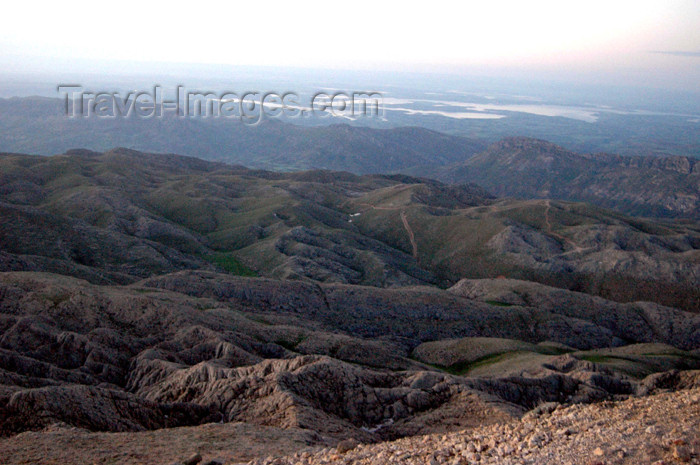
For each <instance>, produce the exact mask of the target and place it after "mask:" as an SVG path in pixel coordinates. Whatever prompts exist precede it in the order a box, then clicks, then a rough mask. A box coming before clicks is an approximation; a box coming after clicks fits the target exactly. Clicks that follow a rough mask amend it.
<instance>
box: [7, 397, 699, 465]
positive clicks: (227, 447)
mask: <svg viewBox="0 0 700 465" xmlns="http://www.w3.org/2000/svg"><path fill="white" fill-rule="evenodd" d="M0 452H1V454H2V463H3V464H7V465H12V464H30V463H31V464H124V465H143V464H153V465H159V464H163V465H173V464H175V465H195V464H199V465H205V464H208V465H222V464H236V465H241V464H244V463H248V464H249V465H293V464H299V465H302V464H304V465H321V464H347V465H350V464H354V465H363V464H366V465H390V464H402V465H403V464H405V465H410V464H420V465H423V464H426V465H435V464H449V465H458V464H463V465H466V464H499V465H507V464H533V465H547V464H552V465H554V464H556V465H578V464H581V465H596V464H597V465H627V464H629V465H632V464H634V465H641V464H655V465H672V464H683V463H687V464H698V463H700V388H694V389H689V390H680V391H676V392H662V393H659V394H655V395H651V396H646V397H638V398H631V399H628V400H624V401H620V402H601V403H596V404H588V405H581V404H576V405H572V406H567V407H565V406H562V405H561V404H557V403H547V404H543V405H541V406H540V407H538V408H536V409H534V410H532V411H530V412H528V413H527V414H526V415H524V416H523V417H522V418H520V419H514V420H510V421H504V422H501V423H498V424H493V425H489V426H482V427H477V428H471V429H467V430H462V431H459V432H453V433H448V434H431V435H425V436H414V437H408V438H404V439H400V440H397V441H393V442H383V443H375V444H358V443H357V442H355V441H354V440H352V439H346V440H344V441H341V442H340V443H337V441H332V440H331V441H329V440H328V438H323V437H321V436H319V435H318V434H315V433H313V432H311V431H308V430H299V429H279V428H274V427H260V426H254V425H250V424H246V423H227V424H216V423H211V424H206V425H201V426H197V427H184V428H168V429H160V430H155V431H141V432H129V433H97V432H90V431H87V430H84V429H80V428H74V427H68V426H66V425H60V424H56V425H52V426H50V427H47V428H45V429H44V430H42V431H37V432H25V433H21V434H19V435H16V436H13V437H9V438H3V439H0Z"/></svg>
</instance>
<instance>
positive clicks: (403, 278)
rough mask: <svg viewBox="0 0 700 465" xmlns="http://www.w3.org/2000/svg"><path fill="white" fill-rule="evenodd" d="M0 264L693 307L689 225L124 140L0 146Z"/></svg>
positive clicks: (696, 237) (696, 241) (694, 243)
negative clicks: (109, 144) (461, 284)
mask: <svg viewBox="0 0 700 465" xmlns="http://www.w3.org/2000/svg"><path fill="white" fill-rule="evenodd" d="M0 168H1V169H0V180H1V181H2V182H1V183H0V211H1V212H2V216H3V219H4V222H3V226H2V228H0V246H1V249H0V269H1V270H5V271H49V272H56V273H60V274H68V275H72V276H76V277H80V278H83V279H87V280H88V281H90V282H93V283H102V284H109V283H118V284H126V283H131V282H135V281H137V280H139V279H143V278H146V277H149V276H151V275H154V274H163V273H170V272H174V271H177V270H184V269H203V270H214V269H218V270H225V271H228V272H232V273H236V274H248V275H251V274H258V275H262V276H267V277H273V278H291V279H304V280H310V281H317V282H336V283H347V284H361V285H370V286H378V287H392V286H405V285H419V284H427V285H439V286H441V287H447V286H449V285H451V284H454V283H456V282H457V281H458V280H459V279H461V278H464V277H469V278H496V277H499V276H506V277H512V278H517V279H524V280H529V281H538V282H541V283H544V284H548V285H554V286H557V287H562V288H566V289H571V290H577V291H583V292H588V293H592V294H597V295H600V296H602V297H605V298H609V299H613V300H619V301H634V300H649V301H655V302H658V303H661V304H663V305H669V306H674V307H680V308H684V309H687V310H691V311H694V310H697V309H698V308H700V304H698V301H699V300H698V299H700V291H699V290H698V289H700V281H698V279H699V277H698V276H700V268H699V267H700V265H699V264H698V263H699V260H698V256H699V255H698V254H700V229H699V228H698V227H697V225H695V224H694V223H682V222H654V221H650V220H640V219H634V218H630V217H626V216H623V215H620V214H616V213H613V212H610V211H606V210H602V209H598V208H595V207H591V206H589V205H585V204H573V203H565V202H554V201H549V200H541V201H540V200H534V201H518V200H499V199H495V198H494V197H493V196H492V195H490V194H488V193H487V192H486V191H484V190H483V189H481V188H478V187H476V186H474V185H445V184H441V183H438V182H435V181H430V180H426V179H421V178H412V177H407V176H382V175H371V176H357V175H353V174H349V173H339V172H328V171H310V172H299V173H286V174H280V173H275V172H269V171H256V170H249V169H246V168H243V167H236V166H230V165H224V164H217V163H212V162H205V161H202V160H199V159H195V158H187V157H179V156H175V155H156V154H144V153H141V152H135V151H131V150H126V149H116V150H112V151H109V152H105V153H97V152H89V151H72V152H69V153H67V154H64V155H60V156H55V157H36V156H26V155H2V156H0Z"/></svg>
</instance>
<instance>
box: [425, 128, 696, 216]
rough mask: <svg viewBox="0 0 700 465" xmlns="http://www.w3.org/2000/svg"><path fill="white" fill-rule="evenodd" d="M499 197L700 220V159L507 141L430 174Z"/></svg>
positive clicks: (524, 139)
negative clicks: (580, 151) (584, 151)
mask: <svg viewBox="0 0 700 465" xmlns="http://www.w3.org/2000/svg"><path fill="white" fill-rule="evenodd" d="M430 174H431V175H432V176H434V177H436V178H437V179H440V180H442V181H445V182H453V183H462V182H474V183H477V184H479V185H481V186H483V187H484V188H486V189H488V190H489V191H491V192H493V193H494V194H496V195H498V196H512V197H519V198H552V199H562V200H572V201H580V202H590V203H593V204H596V205H600V206H603V207H607V208H614V209H616V210H619V211H623V212H625V213H627V214H632V215H640V216H659V217H683V218H700V160H697V159H695V158H692V157H627V156H620V155H610V154H593V155H589V154H578V153H574V152H571V151H569V150H566V149H564V148H562V147H559V146H557V145H554V144H552V143H550V142H547V141H543V140H537V139H529V138H522V137H518V138H507V139H504V140H502V141H500V142H497V143H495V144H493V145H491V146H489V147H488V149H487V150H486V151H484V152H482V153H480V154H478V155H476V156H474V157H471V158H469V159H467V160H465V161H462V162H460V163H456V164H453V165H450V166H446V167H441V168H436V169H435V170H433V172H432V173H430Z"/></svg>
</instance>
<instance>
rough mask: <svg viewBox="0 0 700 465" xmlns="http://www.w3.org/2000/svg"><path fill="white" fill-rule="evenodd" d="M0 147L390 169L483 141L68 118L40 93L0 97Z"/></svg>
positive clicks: (439, 161) (453, 154)
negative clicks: (126, 151) (122, 149)
mask: <svg viewBox="0 0 700 465" xmlns="http://www.w3.org/2000/svg"><path fill="white" fill-rule="evenodd" d="M0 115H2V117H1V118H0V151H2V152H17V153H32V154H37V155H54V154H58V153H64V152H65V151H67V150H69V149H73V148H76V147H82V148H87V149H91V150H98V151H105V150H109V149H111V148H113V147H129V148H131V149H135V150H142V151H148V152H171V153H179V154H182V155H189V156H194V157H199V158H202V159H205V160H216V161H224V162H227V163H239V164H242V165H245V166H248V167H253V168H265V169H276V170H284V171H289V170H305V169H330V170H341V171H351V172H353V173H358V174H368V173H395V172H399V171H404V170H406V169H408V168H411V167H414V166H424V165H428V166H434V165H440V166H442V165H446V164H450V163H456V162H459V161H462V160H465V159H467V158H469V157H470V156H472V155H474V154H475V153H478V152H480V151H482V150H483V149H484V148H485V147H486V145H485V144H483V143H481V142H478V141H474V140H469V139H465V138H462V137H456V136H450V135H446V134H441V133H439V132H435V131H430V130H428V129H422V128H418V127H403V128H396V129H372V128H366V127H354V126H348V125H345V124H337V125H331V126H322V127H304V126H297V125H294V124H289V123H285V122H282V121H280V120H275V119H268V120H264V121H262V122H261V123H260V124H258V125H247V124H244V123H242V122H240V121H239V120H238V119H235V118H234V119H226V118H223V117H222V118H194V117H178V116H176V115H174V114H172V113H166V114H165V116H164V117H162V118H138V117H130V118H111V119H107V118H97V117H89V118H68V117H67V116H66V115H65V113H64V102H63V101H62V100H59V99H50V98H42V97H31V98H29V97H28V98H10V99H0Z"/></svg>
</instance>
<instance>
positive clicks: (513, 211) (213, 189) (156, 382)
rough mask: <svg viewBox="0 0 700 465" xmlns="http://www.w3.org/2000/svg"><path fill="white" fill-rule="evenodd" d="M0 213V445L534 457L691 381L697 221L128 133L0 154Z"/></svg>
mask: <svg viewBox="0 0 700 465" xmlns="http://www.w3.org/2000/svg"><path fill="white" fill-rule="evenodd" d="M0 215H1V217H2V223H1V224H0V436H1V438H0V450H1V451H2V453H3V454H4V455H3V459H2V461H3V463H23V462H24V463H27V462H29V463H47V464H48V463H56V462H59V463H62V462H65V461H71V460H75V457H80V460H82V458H85V461H87V462H89V463H93V462H94V463H104V464H107V463H161V462H162V463H166V460H167V463H172V461H175V460H177V461H183V460H184V462H183V463H187V464H188V465H193V464H195V463H197V462H199V461H200V459H201V458H202V457H200V456H197V455H195V456H193V457H191V458H190V459H188V457H189V456H190V455H192V454H195V453H200V454H201V455H204V456H206V457H208V458H207V460H209V459H213V458H222V460H225V461H226V462H228V463H236V462H245V461H249V460H257V461H258V462H260V461H266V459H264V457H266V456H269V455H271V454H273V455H278V456H284V457H283V458H280V457H276V458H273V459H271V460H267V461H266V462H265V463H286V462H285V461H291V462H293V463H296V462H301V463H304V461H307V463H310V464H311V463H316V461H318V460H321V461H323V460H330V461H331V462H332V461H341V462H343V463H348V461H349V459H351V458H352V459H356V460H359V461H360V463H362V461H367V460H369V458H370V455H369V454H374V455H372V457H371V459H372V460H375V459H377V457H381V460H390V459H391V460H394V459H396V460H404V461H405V460H409V459H410V458H411V457H414V458H415V459H416V462H417V463H425V460H426V458H427V460H428V462H429V463H430V460H433V461H437V463H442V462H446V461H447V459H448V458H449V459H450V461H451V462H454V461H455V460H457V461H459V460H462V459H464V460H467V461H468V462H467V463H470V462H469V461H471V462H472V463H473V462H477V463H478V461H477V458H476V455H474V456H472V455H469V456H465V455H464V454H463V452H464V451H465V450H466V452H464V453H468V454H477V453H478V454H479V457H480V458H481V459H483V460H484V461H486V462H488V460H492V459H493V461H496V460H501V461H502V460H508V459H507V457H512V458H513V460H520V459H521V458H523V457H524V458H525V459H527V460H532V461H534V463H540V460H543V459H542V457H544V456H543V455H538V454H546V453H548V454H555V453H556V454H560V453H561V454H563V452H561V450H562V446H561V444H560V443H557V442H556V441H554V440H551V441H550V439H552V438H553V436H552V434H551V433H546V432H543V433H542V434H541V435H540V434H539V433H537V434H531V433H532V432H533V431H535V430H536V431H539V430H537V428H540V426H536V425H535V426H534V427H533V428H534V430H533V429H530V427H529V426H527V425H528V424H530V423H528V421H530V420H527V419H528V418H530V419H532V418H535V417H537V415H540V414H541V413H542V412H552V411H553V412H554V413H552V418H554V416H555V415H558V413H557V412H559V411H562V412H577V411H578V410H566V408H565V407H560V408H559V409H558V410H554V409H553V407H552V405H553V404H552V403H557V404H561V405H562V406H576V405H579V404H589V403H599V402H604V401H610V400H616V401H619V400H624V399H627V398H637V397H642V398H643V397H644V396H647V395H648V394H650V393H656V392H659V391H661V390H671V391H678V390H683V389H688V388H695V387H697V383H698V377H697V371H694V370H698V369H700V353H699V352H698V349H700V313H698V310H699V309H700V305H698V298H699V296H700V295H699V294H698V292H700V291H698V289H699V288H700V285H699V284H700V283H699V282H698V272H699V271H700V269H699V267H700V260H698V257H699V255H698V254H699V253H700V229H699V228H698V226H697V225H695V224H694V223H692V222H680V221H663V222H662V221H652V220H640V219H635V218H631V217H627V216H624V215H621V214H617V213H614V212H611V211H608V210H603V209H600V208H596V207H592V206H590V205H586V204H575V203H568V202H556V201H550V200H531V201H522V200H512V199H505V200H504V199H498V198H496V197H494V196H493V195H491V194H489V193H488V192H487V191H485V190H484V189H482V188H480V187H478V186H475V185H469V184H462V185H447V184H442V183H439V182H437V181H431V180H427V179H423V178H415V177H410V176H404V175H391V176H389V175H364V176H359V175H355V174H350V173H347V172H332V171H307V172H296V173H277V172H271V171H262V170H251V169H248V168H244V167H240V166H231V165H226V164H221V163H215V162H207V161H203V160H200V159H196V158H189V157H181V156H177V155H158V154H146V153H141V152H136V151H132V150H126V149H115V150H110V151H108V152H104V153H98V152H91V151H86V150H75V151H70V152H68V153H66V154H63V155H59V156H54V157H39V156H28V155H17V154H4V155H0ZM678 395H679V396H681V394H678ZM678 398H679V399H686V398H685V397H678ZM674 399H675V398H674ZM629 402H630V403H631V404H630V405H637V404H634V402H637V401H636V400H631V401H629ZM640 402H642V401H640ZM643 402H646V400H643ZM650 402H651V401H650ZM670 402H675V400H671V401H670ZM604 405H605V404H604ZM625 405H627V404H625ZM661 405H665V404H661ZM693 405H694V404H693ZM569 408H571V409H574V408H577V409H578V408H579V407H569ZM533 410H534V412H535V413H528V412H532V411H533ZM591 412H593V413H591V415H596V414H595V413H594V411H591ZM567 414H568V413H567ZM586 415H588V414H586ZM654 415H656V414H654ZM523 418H524V419H525V420H523ZM567 418H568V417H567ZM593 418H596V420H595V421H596V422H597V421H599V420H598V419H597V418H598V417H595V416H593ZM615 418H616V419H617V420H619V422H622V423H619V425H623V426H625V427H629V426H628V423H624V422H625V421H627V420H625V418H626V417H625V415H621V416H619V417H615ZM654 418H658V415H656V416H654ZM669 418H672V417H669ZM552 421H553V422H554V421H555V420H552ZM566 421H568V420H564V419H557V420H556V422H558V423H557V425H556V426H557V428H556V430H555V431H558V430H560V429H561V428H564V427H569V425H568V424H567V425H564V423H566ZM591 421H593V420H591ZM641 421H644V422H647V421H648V419H647V417H644V418H641ZM678 421H679V422H685V421H686V418H685V417H683V418H680V419H679V420H678ZM694 421H695V417H694V416H692V415H691V416H689V417H688V418H687V422H686V423H687V425H688V426H689V427H690V426H693V425H694V424H695V423H693V422H694ZM530 422H531V421H530ZM572 422H573V420H572ZM559 423H561V425H560V424H559ZM686 423H683V424H686ZM575 424H576V425H583V426H581V428H583V427H584V426H585V425H589V424H591V423H590V422H589V420H588V419H587V416H583V417H581V418H578V417H577V420H576V423H575ZM489 425H491V426H489ZM517 425H521V426H517ZM522 425H526V426H522ZM615 425H618V423H616V424H615ZM644 425H647V423H644ZM601 426H602V425H601ZM647 426H648V425H647ZM488 427H491V428H492V429H484V428H488ZM617 427H618V426H613V427H612V428H611V429H609V430H605V431H608V432H609V433H610V434H617V431H618V430H616V429H615V428H617ZM620 427H622V426H620ZM639 427H641V426H639ZM644 427H645V428H646V426H644ZM519 428H520V429H519ZM571 428H572V431H573V428H574V427H573V426H571ZM577 428H578V426H577ZM464 431H467V432H466V433H465V432H464ZM576 431H580V432H581V436H580V439H581V442H580V447H581V448H584V447H589V445H590V442H591V437H597V436H590V435H588V433H586V432H585V431H584V430H576ZM633 432H636V430H633ZM434 434H439V435H440V436H426V438H421V439H419V437H420V436H424V435H434ZM486 434H489V435H491V436H493V435H496V438H500V439H498V440H499V443H498V445H497V444H495V443H494V444H489V443H487V442H485V440H484V438H483V437H484V435H486ZM547 434H549V436H547ZM576 434H578V433H576ZM601 434H602V433H601ZM606 434H607V433H606ZM672 434H673V435H674V436H673V438H672V439H670V440H671V441H683V442H682V443H681V442H678V443H672V444H671V446H683V447H686V446H687V448H686V449H682V451H681V452H678V454H683V455H682V457H687V458H688V460H694V459H695V455H694V454H696V452H695V449H693V448H694V447H695V445H694V444H695V443H694V442H692V441H693V438H692V437H690V436H688V435H679V434H676V433H675V432H673V433H672ZM472 435H473V436H472ZM443 436H445V438H447V439H436V438H442V437H443ZM564 436H566V437H571V438H572V440H573V438H576V437H577V436H576V435H575V434H574V433H573V432H572V433H571V434H568V435H566V434H564ZM459 437H469V438H471V439H469V441H468V442H469V443H471V444H473V445H474V450H472V448H471V447H470V446H468V445H464V446H459V445H458V442H459V441H458V439H457V438H459ZM557 437H558V436H557ZM615 437H616V436H615ZM400 438H406V439H403V441H404V442H400V443H388V444H384V445H382V446H378V445H377V446H369V445H368V446H362V447H355V446H354V444H355V443H354V442H353V441H356V442H361V443H364V444H374V443H377V442H386V441H394V440H397V439H400ZM533 438H539V439H533ZM548 438H549V439H548ZM562 438H563V436H562ZM443 440H444V441H445V446H444V447H442V446H440V444H441V443H440V442H439V441H443ZM561 440H563V439H561ZM423 441H427V442H423ZM664 441H666V439H664ZM617 442H619V441H617ZM28 443H31V444H37V445H41V447H42V449H41V450H40V453H41V454H42V455H41V457H37V455H36V454H37V453H38V452H37V449H35V448H28V447H26V445H27V444H28ZM550 443H551V444H552V446H551V447H552V449H547V447H549V446H548V444H550ZM396 444H399V446H397V445H396ZM416 444H418V445H417V446H416ZM533 444H534V445H533ZM577 444H579V443H577ZM630 444H633V443H632V442H630ZM634 444H636V443H634ZM659 444H660V446H659V447H666V446H668V443H667V442H660V443H659ZM501 446H502V447H501ZM535 446H536V447H535ZM671 446H669V447H671ZM308 447H316V448H318V447H325V448H326V449H311V450H306V451H305V452H301V450H302V449H306V448H308ZM328 447H333V448H334V449H333V450H330V449H328ZM338 447H340V451H341V452H339V449H338ZM373 447H374V448H376V449H372V448H373ZM397 447H400V448H405V450H406V451H407V452H406V454H409V455H405V454H404V453H401V454H400V455H398V456H397V457H394V456H393V455H389V453H388V452H386V451H387V450H391V451H395V450H400V449H397ZM518 447H520V449H518ZM596 447H600V448H601V450H602V451H603V452H602V455H601V456H602V457H606V458H605V459H604V460H605V461H611V460H612V458H614V457H619V450H618V449H615V450H612V443H611V445H610V447H608V446H604V445H598V446H596ZM635 447H636V446H635ZM392 448H393V449H392ZM464 448H467V449H464ZM477 448H478V450H477ZM511 448H512V450H511ZM414 449H419V450H420V452H414ZM443 449H445V450H446V452H444V453H443V452H436V451H442V450H443ZM572 450H576V449H572ZM630 450H631V449H630ZM635 450H636V449H635ZM342 451H345V453H346V455H343V452H342ZM508 451H509V452H508ZM542 451H545V452H542ZM683 451H685V452H683ZM295 453H300V454H306V455H296V456H295V455H293V454H295ZM625 453H626V454H627V452H625ZM645 453H646V452H645ZM673 453H674V452H673V451H672V450H671V449H669V450H665V449H664V450H663V451H661V452H658V453H657V452H654V454H656V455H654V454H651V455H650V457H651V456H654V457H656V456H658V457H661V458H663V457H665V456H669V454H673ZM154 454H157V455H156V456H154ZM290 454H292V455H290ZM354 454H360V455H354ZM362 454H364V455H362ZM392 454H393V452H392ZM428 454H433V455H430V457H429V458H428ZM635 454H636V452H635V453H632V452H629V453H628V456H625V457H630V458H629V460H632V458H634V459H640V457H642V456H641V455H635ZM552 456H554V455H552ZM561 457H566V458H568V457H570V455H566V454H564V455H561ZM577 457H578V456H576V457H574V456H573V455H571V459H572V460H573V461H572V463H579V462H577V461H576V460H577ZM596 457H597V455H596ZM625 457H622V458H625ZM346 459H347V460H346ZM258 462H254V463H258ZM389 463H390V462H389ZM542 463H547V462H542ZM622 463H624V462H622ZM635 463H639V462H635ZM210 465H211V464H210Z"/></svg>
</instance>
